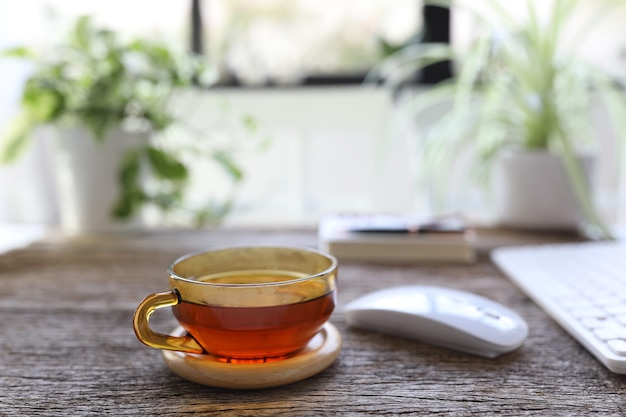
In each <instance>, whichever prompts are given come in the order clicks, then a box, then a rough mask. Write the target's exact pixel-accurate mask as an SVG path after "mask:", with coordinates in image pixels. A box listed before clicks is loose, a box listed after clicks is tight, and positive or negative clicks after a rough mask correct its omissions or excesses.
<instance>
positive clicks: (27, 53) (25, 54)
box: [2, 46, 35, 59]
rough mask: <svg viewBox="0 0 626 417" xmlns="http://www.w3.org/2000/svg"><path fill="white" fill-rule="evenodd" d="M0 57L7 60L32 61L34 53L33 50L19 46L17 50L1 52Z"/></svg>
mask: <svg viewBox="0 0 626 417" xmlns="http://www.w3.org/2000/svg"><path fill="white" fill-rule="evenodd" d="M2 56H3V57H7V58H25V59H32V58H34V57H35V52H33V50H32V49H30V48H26V47H24V46H19V47H17V48H11V49H7V50H5V51H3V52H2Z"/></svg>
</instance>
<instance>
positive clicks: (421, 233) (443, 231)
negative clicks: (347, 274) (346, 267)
mask: <svg viewBox="0 0 626 417" xmlns="http://www.w3.org/2000/svg"><path fill="white" fill-rule="evenodd" d="M473 236H474V234H473V232H472V231H471V230H469V229H468V228H467V227H466V226H465V223H464V221H463V220H462V219H461V218H459V217H455V216H449V217H441V218H425V217H422V216H415V215H402V214H329V215H326V216H324V217H323V218H322V219H321V220H320V222H319V228H318V247H319V249H320V250H323V251H325V252H328V253H330V254H332V255H334V256H335V257H336V258H337V259H339V260H340V261H368V262H396V263H471V262H474V261H475V260H476V252H475V250H474V248H473V247H472V240H473Z"/></svg>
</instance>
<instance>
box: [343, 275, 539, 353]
mask: <svg viewBox="0 0 626 417" xmlns="http://www.w3.org/2000/svg"><path fill="white" fill-rule="evenodd" d="M344 312H345V316H346V321H347V323H348V324H349V325H350V326H355V327H360V328H364V329H369V330H376V331H379V332H383V333H387V334H391V335H395V336H400V337H406V338H410V339H414V340H418V341H422V342H425V343H429V344H433V345H438V346H443V347H447V348H450V349H455V350H459V351H462V352H467V353H473V354H475V355H479V356H484V357H487V358H494V357H496V356H498V355H501V354H503V353H506V352H510V351H512V350H514V349H517V348H518V347H520V346H521V344H522V343H523V342H524V339H526V336H527V335H528V325H527V324H526V321H524V319H523V318H522V317H521V316H520V315H519V314H517V313H516V312H514V311H513V310H511V309H509V308H507V307H505V306H503V305H502V304H499V303H496V302H495V301H492V300H489V299H487V298H484V297H481V296H479V295H476V294H472V293H469V292H465V291H458V290H453V289H449V288H441V287H430V286H417V285H416V286H403V287H392V288H387V289H384V290H380V291H375V292H372V293H369V294H366V295H364V296H362V297H360V298H358V299H356V300H354V301H352V302H351V303H349V304H348V305H346V307H345V309H344Z"/></svg>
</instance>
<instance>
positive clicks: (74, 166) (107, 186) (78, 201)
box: [50, 128, 149, 234]
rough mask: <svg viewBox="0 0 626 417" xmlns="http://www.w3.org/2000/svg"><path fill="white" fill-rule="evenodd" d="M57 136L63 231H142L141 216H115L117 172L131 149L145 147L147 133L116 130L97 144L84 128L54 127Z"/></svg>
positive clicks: (77, 232) (60, 209) (117, 191)
mask: <svg viewBox="0 0 626 417" xmlns="http://www.w3.org/2000/svg"><path fill="white" fill-rule="evenodd" d="M50 132H51V134H52V135H54V136H55V140H54V142H55V144H54V149H55V154H56V155H55V156H56V158H55V159H56V165H55V166H56V180H57V197H58V198H57V199H58V203H59V216H60V223H61V227H62V229H63V230H64V231H65V232H67V233H70V234H86V233H94V232H115V231H121V230H129V229H135V228H139V227H141V225H142V220H141V216H140V215H138V216H135V217H133V218H131V219H128V220H118V219H115V218H113V217H112V215H111V211H112V208H113V206H114V204H115V202H116V201H117V198H118V196H119V186H118V184H117V170H118V167H119V164H120V161H121V159H122V157H123V155H124V154H125V153H126V152H127V151H128V150H129V149H131V148H135V147H138V146H142V145H146V144H147V143H148V140H149V136H148V134H144V133H135V132H125V131H122V130H116V131H114V132H112V133H111V134H109V135H108V137H106V138H105V140H104V142H103V143H96V142H95V141H94V139H93V138H91V137H90V136H89V133H88V132H87V131H85V130H83V129H56V128H51V130H50Z"/></svg>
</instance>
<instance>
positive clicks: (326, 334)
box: [163, 323, 341, 389]
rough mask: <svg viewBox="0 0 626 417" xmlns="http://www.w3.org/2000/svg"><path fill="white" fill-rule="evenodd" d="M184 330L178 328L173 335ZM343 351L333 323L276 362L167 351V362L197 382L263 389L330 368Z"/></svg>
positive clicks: (180, 373)
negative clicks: (232, 360) (229, 360)
mask: <svg viewBox="0 0 626 417" xmlns="http://www.w3.org/2000/svg"><path fill="white" fill-rule="evenodd" d="M184 333H185V330H184V329H183V328H182V327H177V328H176V330H175V331H174V333H173V335H174V336H182V335H183V334H184ZM340 351H341V334H340V333H339V331H338V330H337V328H336V327H335V326H333V325H332V324H331V323H326V324H325V325H324V327H322V330H320V332H319V333H318V334H317V335H316V336H315V337H314V338H313V339H311V341H310V342H309V344H308V345H307V346H306V347H305V348H304V349H302V350H300V351H298V352H297V353H295V354H294V355H293V356H291V357H289V358H287V359H283V360H280V361H275V362H265V363H250V364H241V363H224V362H221V361H220V360H219V359H218V358H216V357H215V356H212V355H208V354H196V353H186V352H178V351H172V350H164V351H163V358H164V359H165V363H166V364H167V366H168V367H169V368H170V370H171V371H172V372H174V373H175V374H176V375H178V376H180V377H182V378H185V379H187V380H189V381H192V382H196V383H198V384H204V385H209V386H212V387H217V388H229V389H262V388H272V387H278V386H281V385H287V384H291V383H293V382H297V381H301V380H303V379H306V378H309V377H311V376H313V375H315V374H317V373H319V372H321V371H323V370H324V369H326V368H328V367H329V366H330V365H331V364H332V363H333V362H334V361H335V359H337V356H339V352H340Z"/></svg>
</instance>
